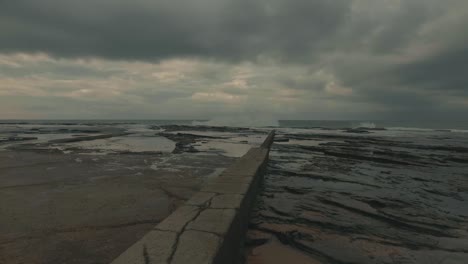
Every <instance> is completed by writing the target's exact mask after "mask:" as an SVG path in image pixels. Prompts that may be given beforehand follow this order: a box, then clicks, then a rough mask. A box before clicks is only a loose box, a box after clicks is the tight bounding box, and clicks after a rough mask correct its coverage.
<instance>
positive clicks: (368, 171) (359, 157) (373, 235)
mask: <svg viewBox="0 0 468 264" xmlns="http://www.w3.org/2000/svg"><path fill="white" fill-rule="evenodd" d="M259 124H260V123H259ZM272 129H275V130H276V132H277V136H276V139H275V142H274V144H273V146H272V149H271V152H270V160H269V163H268V167H267V170H266V173H265V177H264V182H263V185H262V189H261V191H260V192H259V194H258V198H257V202H256V204H255V208H254V211H253V213H252V217H251V220H250V224H249V231H248V239H247V241H246V243H245V261H246V263H250V264H259V263H271V264H276V263H305V264H307V263H323V264H342V263H343V264H344V263H347V264H349V263H373V264H374V263H375V264H377V263H378V264H381V263H382V264H383V263H446V264H449V263H450V264H451V263H460V264H462V263H467V260H468V202H467V201H468V122H449V121H442V122H429V121H411V122H410V121H372V120H361V121H359V120H358V121H304V120H279V121H269V122H261V125H256V122H255V121H249V122H238V123H236V122H235V121H233V120H227V121H223V120H211V121H207V120H34V121H28V120H3V121H0V149H4V151H39V150H40V151H45V150H54V151H56V152H59V153H61V154H60V155H65V156H66V155H81V154H86V155H87V156H89V155H91V156H92V155H96V156H102V155H122V153H133V154H135V155H137V154H138V153H140V154H138V155H143V154H145V155H150V152H151V151H153V152H154V153H163V154H161V155H163V156H161V158H160V159H158V162H165V160H169V159H170V158H171V157H176V158H177V157H180V156H177V155H185V156H184V157H197V158H199V159H200V160H198V161H196V163H193V164H192V167H190V169H193V168H195V167H196V166H202V165H201V164H202V163H200V162H201V161H202V162H203V160H205V161H206V162H207V161H208V160H210V159H211V158H205V159H202V158H203V155H211V157H215V156H216V157H219V160H220V162H221V161H222V162H223V163H224V164H226V163H228V162H229V161H231V160H232V159H235V158H236V157H240V156H242V155H243V154H244V153H245V152H246V151H247V150H248V149H249V148H250V147H252V146H257V145H258V144H260V143H261V142H262V138H263V137H264V136H265V134H266V133H267V132H268V131H269V130H272ZM109 133H114V134H115V133H119V136H116V137H112V138H100V139H97V140H89V141H83V142H74V143H66V144H62V143H60V144H58V142H63V141H60V140H61V139H63V138H65V139H70V138H74V137H80V136H84V135H88V136H95V135H101V134H109ZM187 138H189V139H187ZM57 140H58V141H57ZM164 153H166V154H164ZM169 153H172V154H169ZM155 155H156V154H155ZM164 155H165V156H164ZM135 157H137V156H135ZM207 157H209V156H207ZM197 164H198V165H197ZM150 166H155V167H158V166H159V167H164V166H162V165H161V164H158V163H152V164H148V167H150ZM178 166H182V167H183V162H180V161H179V163H178ZM114 169H115V168H114ZM210 169H211V170H212V171H213V170H214V171H218V169H221V170H222V168H215V167H212V168H210ZM218 172H219V171H218ZM210 177H214V176H213V175H212V176H210Z"/></svg>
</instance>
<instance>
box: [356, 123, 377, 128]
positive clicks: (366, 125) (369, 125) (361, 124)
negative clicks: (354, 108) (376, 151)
mask: <svg viewBox="0 0 468 264" xmlns="http://www.w3.org/2000/svg"><path fill="white" fill-rule="evenodd" d="M360 127H362V128H376V127H377V126H376V125H375V124H374V123H372V122H362V123H359V125H358V128H360Z"/></svg>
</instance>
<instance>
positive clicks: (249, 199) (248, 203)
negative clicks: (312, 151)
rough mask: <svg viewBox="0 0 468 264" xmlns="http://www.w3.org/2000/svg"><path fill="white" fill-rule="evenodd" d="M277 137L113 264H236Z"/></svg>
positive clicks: (198, 194) (239, 163)
mask: <svg viewBox="0 0 468 264" xmlns="http://www.w3.org/2000/svg"><path fill="white" fill-rule="evenodd" d="M273 138H274V132H271V133H270V134H269V135H268V137H267V138H266V140H265V142H264V143H263V144H262V146H261V147H259V148H252V149H250V150H249V151H248V152H247V153H246V154H245V155H244V156H243V157H241V158H240V159H239V160H237V161H236V162H235V163H234V164H233V165H232V166H230V167H229V168H228V169H226V170H225V171H224V172H223V173H222V174H221V175H220V176H219V177H218V178H216V179H214V180H213V181H212V182H210V183H208V184H207V185H206V186H204V187H203V188H202V190H201V191H200V192H198V193H197V194H195V195H194V196H193V197H192V198H191V199H190V200H189V201H187V202H186V204H185V205H184V206H182V207H180V208H178V209H177V210H176V211H175V212H174V213H172V214H171V215H170V216H169V217H167V218H166V219H165V220H164V221H163V222H161V223H160V224H158V225H157V226H156V227H155V228H154V229H155V230H154V231H151V232H150V233H148V234H147V235H145V236H144V237H143V238H142V239H141V240H140V241H138V242H137V243H136V244H134V245H133V246H132V247H130V248H129V249H128V250H127V251H125V252H124V253H122V254H121V255H120V256H119V257H118V258H117V259H115V260H114V261H113V262H112V264H121V263H130V264H149V263H151V264H159V263H169V264H185V263H190V264H211V263H212V264H218V263H222V264H234V263H238V261H239V257H240V255H241V254H240V250H241V247H242V246H241V245H242V242H243V239H244V236H245V232H246V230H247V224H248V219H249V214H250V210H251V207H252V205H253V202H254V200H255V196H256V192H257V190H258V187H259V185H260V183H261V181H262V177H263V174H262V173H263V169H264V167H265V166H266V163H267V161H268V153H269V150H270V146H271V144H272V143H273Z"/></svg>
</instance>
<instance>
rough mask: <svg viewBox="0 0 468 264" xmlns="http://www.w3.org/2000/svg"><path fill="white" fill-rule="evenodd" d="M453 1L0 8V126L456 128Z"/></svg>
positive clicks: (459, 62)
mask: <svg viewBox="0 0 468 264" xmlns="http://www.w3.org/2000/svg"><path fill="white" fill-rule="evenodd" d="M467 25H468V1H466V0H444V1H441V0H401V1H400V0H333V1H332V0H131V1H130V0H80V1H76V0H11V1H7V0H2V1H0V119H22V118H26V119H31V118H32V119H35V118H38V119H52V118H53V119H55V118H59V119H60V118H62V119H68V118H89V119H94V118H112V119H128V118H138V119H172V118H186V119H191V118H219V117H230V116H231V117H232V116H239V115H252V114H255V115H257V116H265V118H267V117H268V118H274V119H421V118H423V119H463V118H466V116H468V26H467Z"/></svg>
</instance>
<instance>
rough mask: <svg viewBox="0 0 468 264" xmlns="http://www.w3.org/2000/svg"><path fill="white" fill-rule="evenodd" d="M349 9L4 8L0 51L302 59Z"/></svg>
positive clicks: (267, 4)
mask: <svg viewBox="0 0 468 264" xmlns="http://www.w3.org/2000/svg"><path fill="white" fill-rule="evenodd" d="M350 3H351V2H350V1H344V0H339V1H324V0H312V1H311V0H292V1H291V0H287V1H286V0H273V1H266V0H258V1H248V0H238V1H231V0H178V1H167V0H161V1H150V0H137V1H131V2H129V1H123V0H104V1H91V0H84V1H72V0H44V1H35V0H18V1H4V2H3V3H2V8H1V9H0V17H1V22H2V23H1V25H2V26H0V27H1V31H0V32H1V33H0V43H1V44H0V50H2V51H4V52H14V51H31V52H34V51H43V52H47V53H50V54H54V55H57V56H66V57H76V56H78V57H80V56H98V57H106V58H117V59H145V60H151V59H160V58H167V57H172V56H211V57H215V58H225V59H251V58H252V57H255V56H258V55H263V54H266V55H271V56H278V57H281V58H288V59H289V58H291V57H293V58H296V59H298V58H303V57H304V55H310V54H311V53H312V51H313V50H316V49H318V48H320V47H322V48H324V47H326V45H324V41H325V39H326V37H327V36H330V35H333V33H334V32H335V31H336V30H337V29H338V28H339V26H340V25H341V24H342V23H344V22H345V19H346V15H347V14H348V12H349V5H350Z"/></svg>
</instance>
